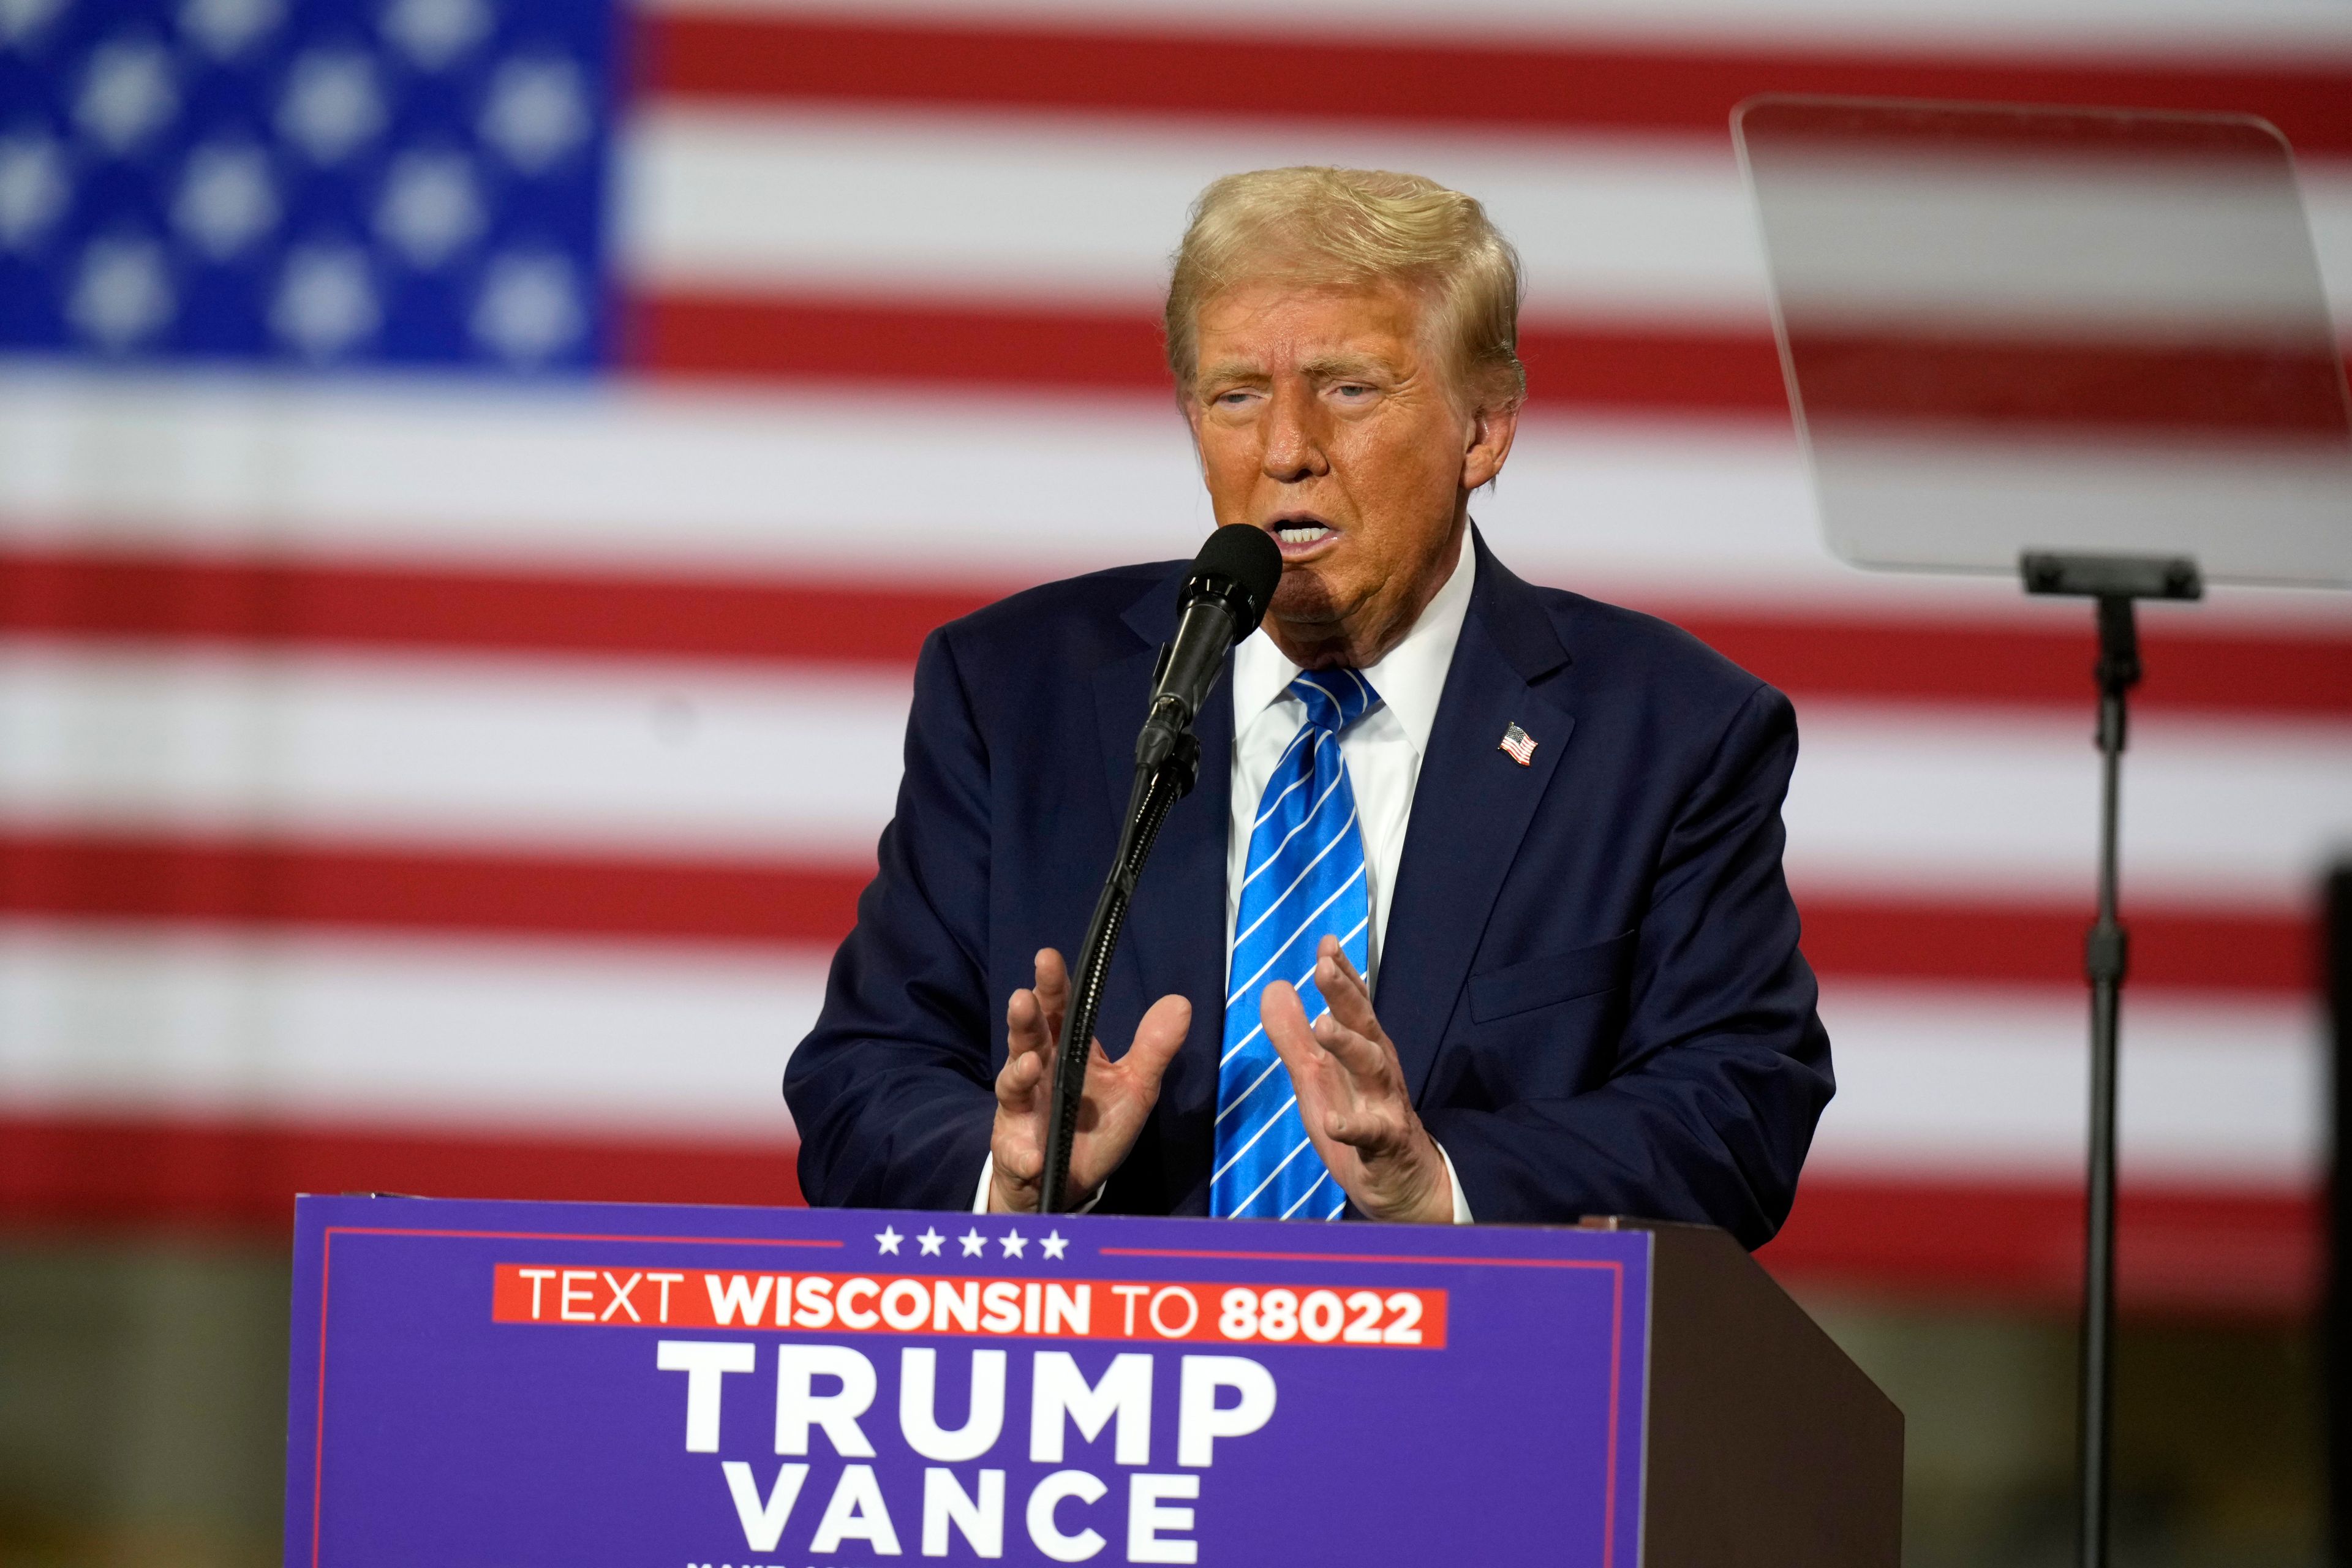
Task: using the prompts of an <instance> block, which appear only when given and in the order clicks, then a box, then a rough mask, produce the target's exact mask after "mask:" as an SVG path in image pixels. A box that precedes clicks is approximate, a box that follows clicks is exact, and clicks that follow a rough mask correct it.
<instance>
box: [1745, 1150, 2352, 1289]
mask: <svg viewBox="0 0 2352 1568" xmlns="http://www.w3.org/2000/svg"><path fill="white" fill-rule="evenodd" d="M2320 1212H2321V1211H2320V1200H2319V1194H2316V1193H2314V1192H2303V1191H2292V1190H2282V1191H2253V1192H2239V1193H2230V1192H2226V1191H2225V1192H2214V1191H2212V1190H2210V1189H2209V1188H2205V1187H2194V1188H2192V1187H2188V1186H2180V1185H2157V1184H2145V1183H2143V1184H2134V1183H2132V1182H2130V1181H2126V1183H2125V1184H2124V1187H2123V1191H2122V1195H2121V1198H2120V1202H2119V1205H2118V1215H2117V1221H2116V1272H2117V1275H2118V1284H2119V1289H2120V1294H2121V1296H2122V1299H2123V1301H2124V1303H2125V1304H2126V1306H2130V1307H2137V1308H2138V1309H2140V1310H2162V1311H2180V1310H2190V1311H2199V1312H2220V1313H2225V1314H2246V1315H2258V1316H2300V1315H2302V1314H2304V1313H2305V1312H2308V1311H2309V1310H2311V1309H2312V1308H2313V1307H2314V1306H2315V1305H2316V1304H2317V1301H2318V1296H2319V1281H2320V1268H2321V1259H2322V1253H2321V1231H2320ZM1758 1260H1759V1261H1760V1262H1762V1263H1763V1264H1764V1265H1765V1266H1766V1267H1768V1268H1770V1269H1771V1270H1772V1271H1773V1273H1775V1274H1777V1275H1780V1277H1781V1278H1783V1279H1801V1280H1806V1281H1810V1282H1812V1283H1816V1284H1824V1285H1833V1286H1844V1287H1847V1288H1853V1287H1857V1286H1858V1287H1862V1288H1864V1289H1872V1290H1876V1291H1886V1292H1893V1293H1896V1294H1905V1295H1912V1296H1916V1297H1921V1298H1924V1299H1927V1300H1946V1301H1948V1300H1951V1299H1952V1298H1953V1297H1955V1296H1962V1297H1967V1296H1974V1297H1977V1298H1979V1299H1983V1300H2009V1301H2022V1302H2027V1303H2036V1304H2041V1305H2045V1306H2049V1307H2055V1308H2068V1309H2071V1308H2072V1307H2073V1306H2074V1302H2075V1301H2076V1300H2077V1298H2078V1297H2079V1294H2080V1292H2081V1289H2082V1281H2083V1194H2082V1192H2081V1190H2080V1189H2079V1188H2078V1187H2076V1186H2075V1185H2074V1184H2067V1183H2063V1182H2054V1181H2050V1182H2024V1181H2016V1180H2008V1181H2004V1180H2000V1179H1998V1178H1991V1179H1981V1180H1973V1181H1971V1180H1963V1179H1953V1180H1948V1181H1929V1180H1916V1179H1912V1178H1907V1177H1895V1176H1885V1177H1880V1176H1868V1177H1864V1176H1855V1175H1852V1174H1848V1173H1831V1172H1823V1173H1817V1174H1811V1175H1808V1176H1806V1177H1805V1178H1804V1181H1803V1182H1802V1184H1801V1185H1800V1186H1799V1188H1798V1192H1797V1206H1796V1209H1795V1211H1794V1212H1793V1213H1792V1214H1791V1215H1790V1216H1789V1223H1788V1225H1787V1226H1786V1227H1785V1228H1783V1229H1782V1231H1781V1232H1780V1237H1779V1238H1778V1239H1777V1240H1775V1241H1774V1242H1772V1243H1771V1245H1769V1247H1765V1248H1764V1249H1763V1251H1762V1252H1760V1253H1759V1254H1758Z"/></svg>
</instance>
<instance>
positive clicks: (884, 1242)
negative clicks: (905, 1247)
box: [874, 1225, 906, 1257]
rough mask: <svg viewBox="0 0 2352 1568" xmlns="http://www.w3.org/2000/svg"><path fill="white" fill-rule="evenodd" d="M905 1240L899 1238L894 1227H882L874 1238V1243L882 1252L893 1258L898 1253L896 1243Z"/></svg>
mask: <svg viewBox="0 0 2352 1568" xmlns="http://www.w3.org/2000/svg"><path fill="white" fill-rule="evenodd" d="M905 1239H906V1238H905V1237H901V1236H900V1235H899V1234H898V1230H897V1228H896V1227H895V1226H887V1225H886V1226H883V1227H882V1228H881V1230H880V1231H879V1232H878V1233H877V1234H876V1236H875V1237H874V1241H875V1244H876V1245H877V1246H878V1247H881V1248H882V1250H883V1251H885V1252H887V1253H890V1254H891V1255H893V1256H894V1257H895V1256H896V1255H897V1253H898V1243H899V1242H901V1241H903V1240H905Z"/></svg>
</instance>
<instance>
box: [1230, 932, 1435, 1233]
mask: <svg viewBox="0 0 2352 1568" xmlns="http://www.w3.org/2000/svg"><path fill="white" fill-rule="evenodd" d="M1315 988H1316V989H1317V990H1318V991H1320V992H1321V993H1322V994H1323V1000H1324V1001H1325V1002H1326V1003H1327V1004H1328V1005H1329V1007H1330V1011H1329V1012H1328V1013H1326V1014H1324V1015H1323V1016H1321V1017H1320V1018H1318V1019H1316V1020H1315V1022H1314V1024H1313V1025H1312V1026H1309V1025H1308V1024H1307V1010H1306V1008H1305V1007H1304V1006H1303V1005H1301V1004H1300V1002H1299V999H1298V993H1297V991H1296V990H1295V989H1293V988H1292V986H1291V985H1290V984H1288V983H1287V982H1286V981H1280V980H1277V981H1276V982H1275V983H1274V984H1271V985H1269V986H1267V987H1266V988H1265V991H1264V992H1263V993H1262V994H1260V995H1259V998H1258V1017H1259V1019H1260V1020H1261V1021H1262V1022H1263V1023H1264V1024H1265V1037H1266V1038H1267V1039H1268V1040H1270V1041H1272V1042H1273V1043H1274V1048H1275V1052H1276V1054H1277V1055H1278V1056H1280V1057H1281V1058H1282V1065H1283V1066H1284V1067H1285V1068H1287V1069H1288V1070H1289V1073H1290V1083H1291V1087H1292V1088H1293V1089H1296V1090H1297V1093H1298V1118H1299V1121H1302V1122H1303V1123H1305V1125H1306V1128H1307V1137H1309V1138H1311V1139H1313V1140H1314V1142H1315V1152H1317V1153H1318V1154H1320V1155H1321V1156H1322V1157H1323V1163H1324V1165H1325V1166H1326V1167H1327V1168H1328V1169H1329V1171H1330V1173H1331V1179H1332V1180H1333V1181H1335V1182H1338V1183H1339V1186H1340V1189H1341V1190H1342V1191H1344V1192H1345V1193H1346V1194H1348V1196H1349V1199H1350V1200H1351V1201H1353V1203H1354V1204H1355V1205H1356V1207H1357V1208H1358V1209H1359V1210H1360V1211H1361V1212H1362V1213H1364V1214H1365V1215H1370V1217H1371V1218H1373V1219H1399V1220H1418V1221H1421V1222H1423V1223H1424V1224H1429V1225H1444V1224H1447V1223H1449V1222H1451V1221H1452V1220H1453V1218H1454V1184H1453V1182H1452V1181H1451V1180H1450V1179H1449V1178H1448V1176H1447V1175H1446V1172H1445V1157H1444V1155H1443V1154H1440V1153H1439V1152H1437V1141H1436V1140H1435V1139H1433V1138H1432V1137H1431V1136H1430V1135H1429V1129H1427V1128H1426V1127H1423V1125H1422V1124H1421V1117H1420V1116H1419V1115H1418V1114H1417V1113H1416V1112H1415V1111H1414V1110H1413V1108H1412V1096H1411V1095H1410V1094H1408V1093H1406V1092H1405V1086H1404V1068H1403V1067H1402V1064H1400V1063H1399V1062H1398V1060H1397V1053H1396V1047H1394V1046H1393V1045H1391V1044H1390V1043H1389V1037H1388V1034H1387V1032H1386V1031H1385V1030H1383V1029H1382V1028H1381V1021H1380V1019H1379V1018H1377V1017H1375V1016H1373V1014H1372V996H1371V993H1370V991H1369V990H1368V989H1366V987H1365V985H1364V978H1363V976H1362V975H1360V974H1358V973H1356V966H1355V965H1354V964H1352V963H1349V962H1348V955H1347V953H1346V952H1343V951H1342V950H1341V949H1340V946H1339V938H1337V937H1331V936H1327V937H1325V938H1324V939H1323V941H1322V942H1321V943H1320V944H1319V945H1318V948H1317V950H1316V958H1315Z"/></svg>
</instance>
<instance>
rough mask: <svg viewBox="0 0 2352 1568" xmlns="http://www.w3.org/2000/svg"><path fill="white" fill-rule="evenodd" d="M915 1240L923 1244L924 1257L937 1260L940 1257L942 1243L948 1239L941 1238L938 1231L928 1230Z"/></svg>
mask: <svg viewBox="0 0 2352 1568" xmlns="http://www.w3.org/2000/svg"><path fill="white" fill-rule="evenodd" d="M915 1239H916V1240H917V1241H919V1242H921V1243H922V1244H923V1256H924V1257H926V1258H937V1257H938V1256H939V1255H940V1243H941V1242H943V1241H945V1240H946V1239H947V1237H944V1236H941V1235H940V1233H939V1232H938V1231H937V1230H936V1229H926V1230H925V1231H924V1232H923V1234H922V1235H920V1236H919V1237H915Z"/></svg>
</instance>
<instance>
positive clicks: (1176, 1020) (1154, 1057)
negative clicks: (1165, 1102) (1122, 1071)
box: [1121, 996, 1192, 1100]
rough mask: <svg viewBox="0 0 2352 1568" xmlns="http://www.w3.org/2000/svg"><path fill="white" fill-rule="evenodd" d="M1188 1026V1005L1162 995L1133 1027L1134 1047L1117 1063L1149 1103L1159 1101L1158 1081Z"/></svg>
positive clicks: (1178, 1047) (1182, 1001)
mask: <svg viewBox="0 0 2352 1568" xmlns="http://www.w3.org/2000/svg"><path fill="white" fill-rule="evenodd" d="M1191 1029H1192V1003H1190V1002H1188V1001H1186V1000H1185V999H1184V998H1183V997H1181V996H1162V997H1161V998H1160V1000H1159V1001H1157V1002H1154V1003H1153V1004H1152V1005H1151V1008H1150V1011H1149V1012H1147V1013H1145V1014H1144V1015H1143V1021H1142V1022H1141V1023H1139V1024H1138V1025H1137V1026H1135V1044H1133V1045H1132V1046H1129V1047H1128V1051H1127V1055H1126V1057H1125V1058H1122V1063H1121V1065H1122V1066H1123V1067H1124V1068H1126V1070H1127V1072H1128V1073H1129V1075H1131V1082H1132V1083H1133V1085H1134V1087H1135V1089H1136V1090H1137V1092H1139V1094H1141V1095H1143V1096H1144V1097H1145V1098H1147V1099H1149V1100H1157V1099H1159V1098H1160V1078H1161V1076H1162V1075H1164V1074H1165V1073H1166V1072H1167V1071H1168V1064H1169V1063H1170V1062H1171V1061H1174V1060H1175V1059H1176V1053H1177V1051H1178V1050H1179V1049H1181V1047H1182V1046H1183V1044H1184V1037H1185V1035H1186V1034H1187V1033H1189V1032H1190V1031H1191Z"/></svg>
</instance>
